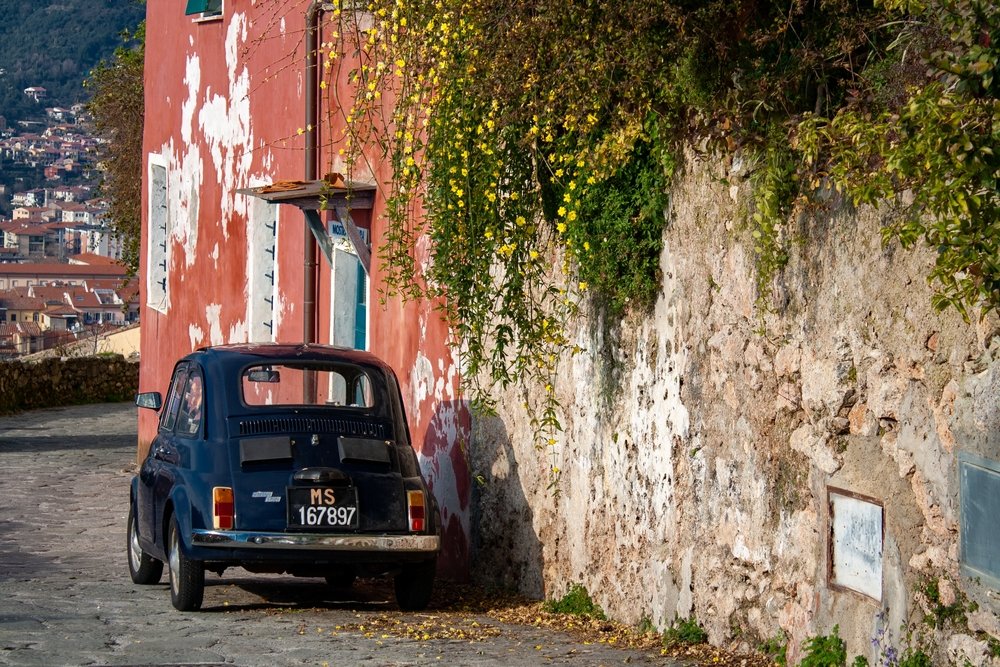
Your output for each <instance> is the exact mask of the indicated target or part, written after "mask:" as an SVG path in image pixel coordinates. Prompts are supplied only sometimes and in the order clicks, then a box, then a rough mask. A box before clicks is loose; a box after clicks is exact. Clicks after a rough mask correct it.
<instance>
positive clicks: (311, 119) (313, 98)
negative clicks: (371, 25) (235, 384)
mask: <svg viewBox="0 0 1000 667" xmlns="http://www.w3.org/2000/svg"><path fill="white" fill-rule="evenodd" d="M332 9H334V6H333V5H331V4H329V3H325V2H322V1H321V0H312V2H310V3H309V9H307V10H306V81H305V83H306V127H305V130H306V132H305V138H306V146H305V156H306V157H305V159H306V164H305V180H306V181H315V180H317V179H318V178H319V169H318V167H319V164H318V163H319V141H320V137H319V95H318V91H319V67H318V63H317V61H318V60H319V21H320V17H321V16H322V15H323V12H325V11H329V10H332ZM305 230H306V235H305V243H304V246H305V248H304V252H303V254H304V258H303V269H304V271H305V276H304V281H303V288H302V342H303V343H314V342H316V326H317V325H316V320H317V317H316V311H317V304H316V283H317V274H316V267H317V262H316V239H315V237H314V236H313V235H312V233H311V232H310V231H309V227H308V225H306V226H305Z"/></svg>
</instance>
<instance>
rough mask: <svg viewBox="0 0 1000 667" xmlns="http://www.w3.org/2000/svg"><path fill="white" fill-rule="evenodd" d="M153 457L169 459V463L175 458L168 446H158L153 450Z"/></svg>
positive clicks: (160, 459) (162, 459) (161, 459)
mask: <svg viewBox="0 0 1000 667" xmlns="http://www.w3.org/2000/svg"><path fill="white" fill-rule="evenodd" d="M153 458H154V459H157V460H159V461H167V462H168V463H169V462H171V461H172V460H173V458H174V457H173V456H172V455H171V452H170V450H169V449H168V448H166V447H157V448H156V449H154V450H153Z"/></svg>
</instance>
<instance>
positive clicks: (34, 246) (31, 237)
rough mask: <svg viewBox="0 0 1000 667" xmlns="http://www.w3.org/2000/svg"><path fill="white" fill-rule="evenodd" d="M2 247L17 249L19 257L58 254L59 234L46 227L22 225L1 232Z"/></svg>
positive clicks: (29, 224)
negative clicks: (2, 237)
mask: <svg viewBox="0 0 1000 667" xmlns="http://www.w3.org/2000/svg"><path fill="white" fill-rule="evenodd" d="M3 236H4V247H6V248H17V254H18V256H19V257H25V258H27V257H44V256H45V255H46V254H47V253H48V254H58V252H59V247H60V246H59V234H58V232H57V231H55V230H53V229H50V228H49V227H48V226H47V225H43V224H38V223H23V224H20V225H17V226H11V227H6V228H5V229H4V230H3Z"/></svg>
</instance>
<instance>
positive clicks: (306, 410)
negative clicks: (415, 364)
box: [127, 344, 440, 611]
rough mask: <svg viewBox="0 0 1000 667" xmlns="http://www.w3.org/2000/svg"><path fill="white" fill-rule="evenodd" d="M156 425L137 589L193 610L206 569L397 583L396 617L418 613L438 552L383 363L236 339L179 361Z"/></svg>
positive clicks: (144, 494) (140, 499)
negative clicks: (164, 586) (160, 591)
mask: <svg viewBox="0 0 1000 667" xmlns="http://www.w3.org/2000/svg"><path fill="white" fill-rule="evenodd" d="M136 404H137V405H138V406H139V407H143V408H149V409H154V410H157V411H159V429H158V432H157V435H156V437H155V438H154V440H153V442H152V443H151V445H150V448H149V452H148V454H147V456H146V457H145V459H144V460H143V462H142V465H141V466H140V469H139V473H138V474H137V475H136V476H135V477H134V478H133V480H132V485H131V491H130V502H129V514H128V527H127V528H128V563H129V572H130V574H131V577H132V581H133V582H135V583H137V584H155V583H158V582H159V580H160V578H161V574H162V570H163V564H164V563H166V564H167V570H168V573H169V579H170V598H171V601H172V603H173V605H174V607H176V608H177V609H179V610H182V611H189V610H195V609H199V608H200V607H201V605H202V601H203V597H204V587H205V572H206V571H211V572H216V573H218V574H220V575H221V574H222V573H223V572H224V571H225V569H226V568H228V567H233V566H241V567H243V568H244V569H246V570H248V571H250V572H272V573H288V574H291V575H295V576H309V577H323V578H325V579H326V581H327V583H328V584H329V585H331V586H338V587H344V586H349V585H350V584H351V583H352V582H353V581H354V579H355V577H357V576H379V575H389V576H392V577H393V578H394V584H395V592H396V601H397V603H398V604H399V607H400V608H401V609H405V610H416V609H422V608H424V607H426V606H427V604H428V603H429V601H430V596H431V591H432V587H433V583H434V574H435V568H436V563H437V555H438V552H439V550H440V536H439V525H438V510H437V504H436V502H435V500H434V498H433V496H432V495H431V493H430V492H429V490H428V487H427V484H426V483H425V481H424V479H423V478H422V476H421V473H420V468H419V466H418V463H417V459H416V455H415V454H414V452H413V449H412V447H411V445H410V437H409V431H408V428H407V424H406V417H405V414H404V410H403V404H402V400H401V397H400V391H399V386H398V383H397V381H396V377H395V375H394V374H393V372H392V370H391V369H390V368H389V367H388V366H387V365H386V364H385V363H384V362H382V361H380V360H379V359H378V358H377V357H375V356H373V355H371V354H369V353H366V352H359V351H355V350H345V349H340V348H334V347H328V346H322V345H280V344H271V345H233V346H219V347H210V348H203V349H200V350H198V351H196V352H194V353H192V354H190V355H188V356H187V357H185V358H183V359H182V360H181V361H179V362H178V363H177V365H176V367H175V368H174V373H173V377H172V378H171V381H170V386H169V389H168V391H167V394H166V398H165V399H164V398H163V396H162V395H160V394H159V393H158V392H147V393H142V394H139V396H138V397H137V398H136Z"/></svg>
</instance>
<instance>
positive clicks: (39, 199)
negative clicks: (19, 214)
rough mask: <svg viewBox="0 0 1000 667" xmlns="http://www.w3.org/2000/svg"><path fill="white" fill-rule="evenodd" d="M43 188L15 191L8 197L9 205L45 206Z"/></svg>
mask: <svg viewBox="0 0 1000 667" xmlns="http://www.w3.org/2000/svg"><path fill="white" fill-rule="evenodd" d="M45 200H46V196H45V190H42V189H37V190H25V191H24V192H18V193H15V194H14V195H13V196H12V197H11V198H10V203H11V206H28V207H31V206H45Z"/></svg>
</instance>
